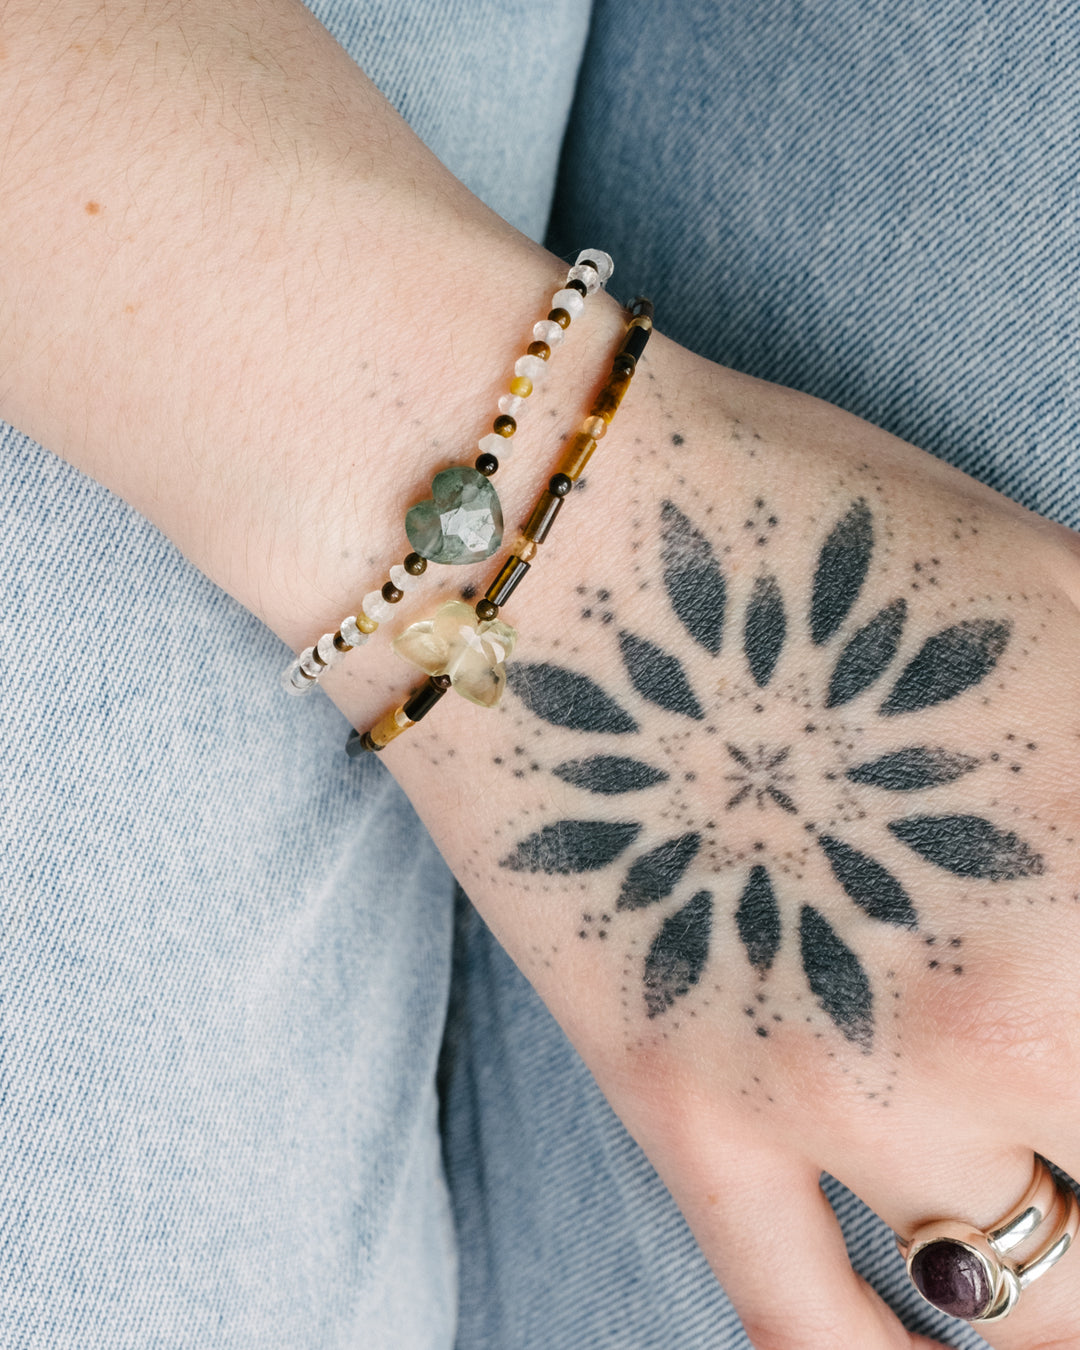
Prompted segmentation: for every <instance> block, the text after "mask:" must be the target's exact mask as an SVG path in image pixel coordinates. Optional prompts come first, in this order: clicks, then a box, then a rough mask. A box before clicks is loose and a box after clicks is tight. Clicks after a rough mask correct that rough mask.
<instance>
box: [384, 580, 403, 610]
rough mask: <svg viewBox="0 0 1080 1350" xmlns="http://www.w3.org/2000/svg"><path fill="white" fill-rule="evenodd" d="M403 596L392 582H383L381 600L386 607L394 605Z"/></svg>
mask: <svg viewBox="0 0 1080 1350" xmlns="http://www.w3.org/2000/svg"><path fill="white" fill-rule="evenodd" d="M403 594H404V591H401V590H399V589H398V587H397V586H395V585H394V583H393V582H392V581H384V582H383V588H382V598H383V599H384V600H385V601H386V603H387V604H388V605H396V604H397V602H398V601H399V600H400V599H401V597H402V595H403Z"/></svg>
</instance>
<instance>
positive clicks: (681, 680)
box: [619, 633, 705, 721]
mask: <svg viewBox="0 0 1080 1350" xmlns="http://www.w3.org/2000/svg"><path fill="white" fill-rule="evenodd" d="M619 649H620V650H621V652H622V658H623V663H624V664H625V666H626V673H627V674H628V675H629V676H630V682H631V684H632V685H633V686H634V688H635V689H636V690H637V691H638V693H639V694H640V695H641V697H642V698H645V699H648V700H649V702H650V703H655V704H656V706H657V707H658V708H665V709H667V711H668V712H673V713H682V714H683V716H685V717H693V718H694V719H695V720H696V721H701V719H702V718H703V717H704V716H705V714H704V713H703V712H702V710H701V704H700V703H699V702H698V701H697V699H696V698H695V697H694V691H693V690H692V689H691V688H690V681H689V680H688V679H687V678H686V671H685V670H683V667H682V662H681V661H680V660H679V658H678V657H677V656H672V655H671V653H670V652H666V651H664V649H663V647H658V646H657V645H656V643H655V642H650V641H649V640H648V638H643V637H638V636H637V635H636V634H634V633H620V634H619Z"/></svg>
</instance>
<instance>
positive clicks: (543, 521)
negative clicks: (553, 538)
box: [522, 488, 563, 544]
mask: <svg viewBox="0 0 1080 1350" xmlns="http://www.w3.org/2000/svg"><path fill="white" fill-rule="evenodd" d="M562 504H563V498H562V497H556V495H555V494H554V492H551V491H550V490H549V489H547V488H545V489H544V491H543V492H541V494H540V496H539V497H538V498H537V500H536V505H535V506H534V507H533V512H532V515H531V516H530V517H529V519H528V520H527V521H526V522H525V528H524V530H522V534H523V535H524V536H525V538H526V539H531V540H532V541H533V543H534V544H542V543H543V542H544V540H545V539H546V538H547V536H548V531H549V530H550V529H551V527H552V525H553V524H554V523H555V517H556V516H557V515H558V514H559V508H560V507H561V506H562Z"/></svg>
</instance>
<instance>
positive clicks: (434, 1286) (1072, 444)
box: [0, 0, 1080, 1350]
mask: <svg viewBox="0 0 1080 1350" xmlns="http://www.w3.org/2000/svg"><path fill="white" fill-rule="evenodd" d="M312 8H313V10H314V12H315V13H316V14H317V15H318V17H319V18H320V19H322V21H323V22H324V23H326V24H327V26H328V27H329V28H330V29H331V31H333V32H334V33H335V34H336V36H338V38H339V40H341V41H342V42H343V44H344V45H345V46H346V48H347V49H348V50H349V51H350V52H351V53H352V55H353V56H354V57H355V58H356V59H357V60H358V61H359V62H360V64H361V65H363V67H364V68H365V69H366V70H367V71H368V73H369V74H370V75H371V76H372V78H373V79H374V80H375V82H376V83H377V84H378V85H379V86H380V88H382V89H383V90H384V92H385V93H386V94H387V95H388V97H389V98H390V99H391V101H392V102H393V103H394V104H395V106H397V107H398V108H399V109H400V110H401V111H402V113H403V114H404V115H405V116H406V117H407V118H408V119H409V120H410V122H411V123H412V124H413V126H414V127H415V128H416V130H417V131H418V133H419V134H420V135H421V137H422V138H423V139H424V140H425V141H426V143H427V144H428V145H430V146H431V148H432V149H433V150H434V151H435V152H436V153H437V154H438V155H439V156H440V157H441V158H442V159H443V160H444V162H445V163H447V165H448V166H449V167H450V168H451V169H452V170H453V171H454V172H455V173H456V174H457V175H458V176H459V177H461V178H462V179H463V181H465V182H466V183H467V184H468V185H469V186H470V187H471V188H472V189H473V190H474V191H476V192H477V193H478V194H479V195H481V196H482V197H483V198H484V199H485V200H486V201H488V202H489V203H490V204H491V205H492V206H494V207H495V209H496V210H498V211H500V212H501V213H502V214H503V215H504V216H506V217H507V218H508V219H510V220H511V221H512V222H513V223H515V224H516V225H518V226H519V228H522V229H523V230H525V232H526V233H528V234H530V235H532V236H533V237H542V236H543V233H544V229H545V223H546V218H547V210H548V205H549V203H550V201H551V199H552V193H553V190H554V187H555V181H556V172H557V171H558V175H559V177H558V190H557V193H556V194H555V207H554V214H553V217H552V221H551V235H550V241H551V243H552V244H553V246H555V247H556V249H557V251H559V252H561V253H563V254H567V253H571V252H573V251H574V250H575V249H576V248H578V247H581V246H584V245H586V244H592V245H596V246H599V247H604V248H607V249H609V250H610V251H611V252H612V253H613V254H614V255H615V258H616V263H617V267H618V270H617V273H616V277H615V289H616V291H617V292H619V293H625V291H628V290H629V289H630V288H634V289H642V290H646V291H648V292H650V293H651V294H652V295H653V296H654V298H655V299H656V300H657V303H658V312H659V320H660V324H661V327H662V328H663V329H664V330H665V331H666V332H668V333H670V334H671V335H672V336H674V337H676V338H678V339H679V340H681V341H684V342H686V343H687V345H689V346H691V347H693V348H694V349H695V350H698V351H701V352H703V353H704V354H706V355H708V356H712V357H714V358H715V359H718V360H721V361H724V362H726V363H728V364H731V365H734V366H736V367H737V368H740V369H744V370H747V371H750V372H751V373H753V374H758V375H763V376H765V377H767V378H770V379H774V380H778V381H781V382H783V383H787V384H791V385H794V386H795V387H797V388H802V389H806V390H808V391H810V392H813V393H816V394H818V395H820V396H822V397H825V398H828V399H830V400H832V401H833V402H836V403H839V404H841V405H842V406H845V407H848V408H851V409H852V410H853V411H855V412H858V413H860V414H862V415H863V416H866V417H869V418H870V419H871V420H873V421H875V422H878V423H879V424H881V425H883V426H886V427H888V428H889V429H890V430H892V431H895V432H897V433H898V434H900V435H904V436H906V437H908V438H909V439H912V440H914V441H916V442H917V443H919V444H922V445H923V446H925V447H926V448H927V449H930V450H932V451H934V452H936V453H938V454H939V455H941V456H943V457H945V458H947V459H950V460H951V461H952V462H954V463H957V464H959V465H960V466H961V467H963V468H965V469H967V470H968V471H969V472H972V473H974V474H975V475H976V476H977V477H980V478H982V479H984V480H985V481H987V482H990V483H992V484H993V485H994V486H996V487H999V488H1001V489H1002V490H1004V491H1007V492H1009V493H1010V495H1013V496H1015V497H1017V498H1018V499H1019V500H1021V501H1024V502H1025V503H1026V504H1028V505H1030V506H1032V507H1035V508H1037V509H1040V510H1042V511H1044V512H1045V513H1046V514H1049V515H1052V516H1054V517H1056V518H1057V519H1059V520H1062V521H1065V522H1066V523H1069V524H1074V525H1075V524H1078V523H1080V487H1078V481H1077V480H1078V475H1077V473H1076V464H1075V456H1076V454H1077V443H1078V442H1077V411H1078V397H1077V381H1076V375H1075V352H1076V350H1077V343H1076V320H1075V317H1074V316H1075V315H1076V313H1077V312H1078V305H1077V300H1078V299H1080V296H1078V294H1077V292H1078V289H1080V282H1078V280H1077V275H1076V264H1077V261H1078V254H1080V249H1078V245H1077V224H1076V221H1077V210H1076V208H1077V188H1076V185H1075V183H1076V168H1077V158H1078V156H1077V149H1076V135H1075V132H1074V130H1073V126H1074V124H1075V121H1076V114H1077V112H1078V111H1080V109H1078V107H1077V99H1078V92H1077V91H1078V79H1077V67H1078V47H1077V44H1078V41H1080V25H1078V23H1077V19H1078V18H1080V12H1078V10H1077V7H1076V6H1075V5H1072V4H1063V5H1057V6H1053V7H1051V6H1043V5H1039V4H1036V5H1027V6H1024V5H1020V4H1018V3H997V4H976V5H958V4H953V5H948V4H945V3H941V4H937V5H922V4H916V5H910V6H905V7H903V8H902V9H901V10H896V9H895V7H889V6H886V5H884V4H878V3H870V2H869V0H859V2H857V0H839V3H835V4H830V5H824V4H803V3H800V4H795V3H793V2H792V3H774V4H770V5H768V6H764V7H763V6H759V5H734V4H726V3H725V4H716V3H695V2H694V0H682V2H681V3H674V0H649V3H647V4H646V3H642V2H641V0H638V2H637V3H636V4H633V3H632V4H629V5H627V4H625V3H624V4H619V5H616V4H614V3H612V0H597V3H596V4H595V5H593V6H592V13H591V26H590V7H589V6H588V5H586V4H584V3H581V2H580V0H559V2H558V3H553V4H549V5H545V6H536V5H526V4H524V3H518V2H517V0H515V2H513V3H511V2H510V0H504V3H500V4H495V3H491V2H490V0H448V3H445V4H440V5H436V4H434V3H432V0H402V2H401V3H398V2H397V0H394V2H393V3H391V0H383V2H382V3H367V4H361V3H359V2H358V0H357V2H356V3H351V2H350V0H326V2H325V3H315V4H313V6H312ZM575 89H576V93H575ZM567 127H569V131H568V134H567V138H566V144H565V147H563V148H562V153H561V157H560V148H561V147H562V146H563V134H564V131H566V129H567ZM0 475H2V492H0V512H2V522H3V523H2V532H0V556H2V558H3V563H4V582H3V585H4V602H3V606H2V608H0V634H2V639H3V651H4V654H5V658H6V659H5V667H4V669H5V674H4V677H3V682H2V684H0V746H2V749H0V767H2V774H0V794H2V795H0V807H2V810H3V816H2V820H3V824H2V826H0V829H2V832H3V835H2V837H3V850H2V853H0V906H2V908H0V942H2V944H3V946H2V953H0V972H2V974H0V1019H2V1021H0V1103H2V1104H0V1112H2V1116H0V1119H2V1124H3V1133H2V1136H0V1138H2V1144H0V1148H2V1150H3V1166H2V1167H0V1346H3V1347H4V1350H8V1348H9V1347H10V1348H11V1350H75V1348H76V1347H78V1350H106V1347H107V1348H108V1350H146V1348H149V1347H153V1348H154V1350H157V1347H161V1348H162V1350H166V1348H167V1350H174V1348H176V1347H199V1350H204V1348H212V1350H219V1348H220V1350H224V1348H225V1347H229V1348H230V1350H232V1348H234V1347H235V1348H239V1347H244V1348H245V1350H248V1348H251V1347H259V1350H275V1348H276V1347H281V1350H285V1348H286V1347H288V1350H308V1348H309V1347H310V1350H357V1348H361V1347H362V1350H429V1347H430V1348H431V1350H436V1348H438V1350H442V1348H443V1347H450V1346H456V1347H457V1350H540V1348H541V1347H543V1350H712V1348H713V1347H716V1348H717V1350H745V1348H746V1347H747V1346H748V1341H747V1339H746V1337H745V1335H744V1334H743V1332H742V1331H741V1329H740V1328H739V1325H738V1320H737V1318H736V1317H735V1315H734V1312H733V1310H732V1309H731V1307H730V1305H729V1304H728V1302H727V1300H726V1298H725V1297H724V1295H723V1293H722V1291H720V1290H719V1289H718V1287H717V1286H716V1283H715V1281H714V1280H713V1278H712V1276H711V1274H710V1273H709V1271H708V1268H707V1266H706V1265H705V1262H704V1260H703V1259H702V1257H701V1256H700V1253H699V1252H698V1251H697V1249H696V1247H695V1246H694V1244H693V1242H692V1239H691V1238H690V1235H689V1233H688V1231H687V1229H686V1226H685V1223H684V1222H683V1221H682V1219H681V1217H680V1216H679V1214H678V1212H677V1210H676V1208H675V1206H674V1204H673V1203H672V1201H671V1200H670V1197H669V1196H668V1195H667V1193H666V1191H665V1190H664V1189H663V1187H662V1186H661V1185H660V1183H659V1181H658V1180H657V1178H656V1176H655V1174H654V1173H653V1172H652V1170H651V1168H650V1167H649V1165H648V1164H647V1162H646V1160H645V1159H644V1157H643V1156H642V1154H641V1153H640V1151H639V1150H638V1149H637V1147H636V1146H635V1145H634V1144H633V1142H632V1141H631V1140H630V1139H629V1138H628V1137H627V1135H626V1133H625V1131H624V1130H623V1129H622V1127H621V1126H620V1125H619V1123H618V1121H617V1120H616V1119H615V1117H614V1115H613V1114H612V1113H611V1111H610V1109H609V1108H608V1107H607V1105H606V1103H605V1102H604V1100H603V1098H602V1097H601V1095H600V1093H599V1092H598V1090H597V1089H596V1088H595V1086H594V1085H593V1084H592V1081H591V1079H590V1078H589V1076H588V1074H587V1073H586V1071H585V1070H584V1067H583V1066H582V1065H581V1063H580V1061H579V1060H578V1058H577V1056H576V1055H575V1054H574V1052H573V1051H572V1049H571V1048H570V1047H569V1045H568V1043H567V1042H566V1040H565V1038H564V1037H563V1035H562V1033H561V1032H560V1031H559V1029H558V1028H557V1026H556V1025H555V1023H554V1021H553V1020H552V1019H551V1017H550V1016H549V1014H548V1013H547V1012H546V1010H545V1009H544V1008H543V1006H542V1005H541V1004H540V1003H539V1001H538V1000H537V998H536V997H535V995H534V994H533V993H532V991H531V990H530V989H529V987H528V986H527V984H526V983H525V981H524V980H523V979H522V978H521V976H520V975H519V974H518V972H517V971H516V970H515V969H514V967H513V965H512V963H511V962H510V961H509V959H508V958H507V957H506V956H505V955H504V954H503V953H502V952H501V951H500V950H499V949H498V947H497V946H496V945H495V943H494V942H493V940H492V939H491V937H490V935H489V934H488V933H487V931H486V929H485V928H484V927H483V925H482V924H481V923H480V922H479V920H478V919H477V918H476V916H475V914H474V913H473V911H472V910H471V909H470V908H469V907H468V905H467V902H465V901H464V900H463V899H461V898H460V897H459V898H458V900H457V901H456V903H455V900H454V888H453V883H452V881H451V879H450V877H449V875H448V873H447V871H446V869H445V867H444V866H443V864H442V863H441V861H440V860H439V858H438V857H437V855H436V853H435V850H434V848H433V846H432V845H431V843H430V841H428V840H427V838H426V836H425V835H424V833H423V831H422V829H421V828H420V826H419V824H418V823H417V821H416V819H415V817H414V816H413V814H412V812H411V810H410V808H409V806H408V804H407V802H406V801H405V800H404V798H403V797H402V796H401V794H400V793H399V792H398V791H397V789H396V788H395V787H394V786H393V784H392V783H391V782H390V780H389V778H388V776H387V775H385V773H384V772H383V771H382V769H381V766H379V765H378V764H375V763H368V764H364V765H363V766H359V767H358V766H357V765H355V764H351V763H349V762H348V761H346V760H345V759H344V756H343V755H342V754H341V742H342V736H343V730H344V728H343V722H342V719H341V717H340V715H339V714H338V713H337V712H336V711H335V710H334V709H333V708H331V707H330V706H329V705H328V704H327V703H325V701H322V700H321V699H319V698H312V699H310V700H305V701H302V702H296V701H293V700H287V699H285V698H284V697H283V696H282V695H281V694H280V692H279V689H278V686H277V682H276V676H277V672H278V670H279V668H280V666H281V664H282V661H283V657H284V653H283V651H282V649H281V646H280V644H279V643H278V642H277V640H276V639H274V638H273V637H272V636H271V635H269V634H267V633H266V631H265V630H264V629H263V628H262V627H261V625H259V624H258V623H257V622H256V621H255V620H253V619H251V618H250V617H249V616H248V615H246V614H245V613H244V612H242V611H241V610H240V609H239V608H238V607H237V606H236V605H235V604H233V603H232V602H231V601H230V600H229V599H228V598H227V597H225V596H224V595H223V594H222V593H221V592H220V591H218V590H216V588H214V587H213V586H211V585H210V584H209V583H208V582H206V581H205V580H204V579H203V578H201V577H200V576H199V575H198V574H197V573H196V572H194V570H193V569H192V568H191V567H189V566H188V565H187V564H186V563H185V561H184V560H183V559H182V558H181V557H180V556H179V554H177V553H176V551H175V550H174V549H173V548H172V547H171V546H170V545H169V544H168V543H167V542H166V541H165V540H163V539H162V538H161V537H160V535H158V534H157V532H156V531H155V530H153V529H152V527H150V526H149V525H147V524H146V523H145V522H144V521H142V520H141V519H140V518H139V517H138V516H137V515H135V514H134V513H133V512H131V511H130V510H129V509H128V508H127V507H126V506H124V505H123V504H122V503H120V502H119V501H117V500H116V499H115V498H114V497H112V496H111V495H110V494H109V493H107V492H106V491H104V490H103V489H101V488H99V487H97V486H96V485H95V484H93V483H90V482H89V481H87V480H86V479H85V478H83V477H81V476H80V475H79V474H78V473H76V472H74V471H73V470H71V469H70V468H68V467H67V466H66V465H63V464H61V463H59V462H58V461H56V460H55V459H53V458H52V457H50V456H49V455H47V454H46V453H45V452H44V451H42V450H41V449H40V448H39V447H37V446H34V445H33V444H31V443H30V442H29V441H27V439H26V438H25V437H22V436H20V435H18V434H17V433H15V432H13V431H11V430H7V431H4V432H2V433H0ZM30 647H32V650H33V654H34V660H33V661H32V662H27V661H24V660H23V659H22V653H24V652H25V651H26V650H27V649H28V648H30ZM207 672H211V673H209V674H208V673H207ZM403 860H405V861H403ZM447 1011H449V1020H448V1021H447V1022H446V1030H445V1037H444V1018H445V1017H446V1015H447ZM440 1049H441V1073H440V1087H441V1102H440V1101H438V1100H437V1098H436V1091H435V1069H436V1061H437V1059H438V1058H439V1056H440ZM829 1193H830V1198H832V1199H833V1200H834V1203H835V1205H836V1207H837V1211H838V1213H839V1214H840V1217H841V1220H842V1222H843V1223H844V1226H845V1231H846V1234H847V1237H848V1240H849V1244H850V1246H851V1249H852V1251H853V1254H854V1259H855V1261H856V1265H857V1266H858V1268H859V1269H860V1271H862V1273H864V1274H865V1275H866V1276H867V1277H868V1278H870V1279H871V1280H872V1281H873V1282H874V1283H875V1284H876V1285H877V1287H878V1288H879V1289H881V1290H882V1292H883V1293H884V1294H885V1295H886V1297H888V1298H889V1300H890V1301H891V1302H892V1303H893V1304H894V1306H896V1307H897V1308H898V1309H899V1310H900V1312H901V1315H902V1316H903V1317H904V1319H905V1321H906V1322H907V1323H908V1324H909V1325H910V1326H912V1327H913V1328H918V1329H920V1330H923V1331H925V1332H928V1333H931V1334H934V1335H937V1336H939V1337H940V1338H941V1339H942V1340H943V1341H944V1342H945V1343H946V1344H949V1345H952V1346H956V1347H962V1348H963V1350H974V1347H978V1346H982V1345H983V1342H982V1340H981V1338H979V1337H978V1335H977V1334H976V1333H975V1332H974V1331H972V1330H971V1329H965V1328H963V1327H961V1326H959V1325H958V1324H956V1323H950V1322H948V1321H947V1320H946V1319H943V1318H940V1317H936V1316H935V1315H934V1314H933V1313H932V1312H931V1311H930V1310H928V1309H925V1308H924V1307H923V1306H922V1305H921V1304H920V1301H919V1300H918V1298H917V1296H916V1295H915V1294H914V1292H913V1290H912V1289H911V1287H910V1285H909V1284H908V1282H907V1279H906V1276H905V1274H904V1271H903V1267H902V1265H901V1263H900V1262H899V1259H898V1258H897V1256H896V1254H895V1250H894V1248H893V1244H892V1238H891V1235H890V1234H889V1233H888V1231H887V1230H886V1229H885V1228H884V1226H883V1225H882V1224H881V1223H880V1221H878V1220H877V1219H876V1218H874V1216H872V1215H870V1214H869V1213H868V1212H867V1211H866V1210H865V1208H864V1207H863V1206H862V1205H861V1204H860V1203H859V1202H858V1201H857V1200H855V1199H854V1198H853V1197H851V1196H849V1195H848V1194H847V1193H846V1192H844V1191H843V1190H842V1188H840V1187H838V1186H835V1184H832V1183H830V1184H829ZM459 1291H460V1293H459Z"/></svg>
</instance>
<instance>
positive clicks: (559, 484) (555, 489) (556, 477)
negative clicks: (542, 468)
mask: <svg viewBox="0 0 1080 1350" xmlns="http://www.w3.org/2000/svg"><path fill="white" fill-rule="evenodd" d="M573 486H574V484H573V481H572V480H571V479H569V478H567V476H566V474H564V473H557V474H553V475H552V478H551V481H550V482H549V483H548V491H549V492H550V493H551V495H552V496H553V497H565V496H566V494H567V493H568V492H569V491H570V489H571V488H572V487H573Z"/></svg>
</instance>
